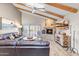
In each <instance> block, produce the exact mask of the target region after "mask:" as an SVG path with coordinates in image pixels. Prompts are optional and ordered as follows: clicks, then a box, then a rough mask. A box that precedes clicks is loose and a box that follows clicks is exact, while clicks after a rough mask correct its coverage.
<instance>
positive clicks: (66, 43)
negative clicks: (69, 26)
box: [63, 35, 69, 48]
mask: <svg viewBox="0 0 79 59" xmlns="http://www.w3.org/2000/svg"><path fill="white" fill-rule="evenodd" d="M68 46H69V36H67V35H63V47H65V48H67V47H68Z"/></svg>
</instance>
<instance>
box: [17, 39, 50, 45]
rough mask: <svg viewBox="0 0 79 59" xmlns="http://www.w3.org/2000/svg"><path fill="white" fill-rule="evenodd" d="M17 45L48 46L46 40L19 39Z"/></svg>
mask: <svg viewBox="0 0 79 59" xmlns="http://www.w3.org/2000/svg"><path fill="white" fill-rule="evenodd" d="M16 45H17V46H49V42H48V41H41V40H21V41H18V42H17V44H16Z"/></svg>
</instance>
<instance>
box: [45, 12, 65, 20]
mask: <svg viewBox="0 0 79 59" xmlns="http://www.w3.org/2000/svg"><path fill="white" fill-rule="evenodd" d="M46 13H48V14H51V15H54V16H56V17H59V18H62V19H63V18H64V16H62V15H59V14H57V13H54V12H51V11H46Z"/></svg>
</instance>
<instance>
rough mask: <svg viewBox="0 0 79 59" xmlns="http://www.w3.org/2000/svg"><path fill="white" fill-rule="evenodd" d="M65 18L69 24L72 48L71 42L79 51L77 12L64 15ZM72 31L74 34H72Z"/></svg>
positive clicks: (78, 15)
mask: <svg viewBox="0 0 79 59" xmlns="http://www.w3.org/2000/svg"><path fill="white" fill-rule="evenodd" d="M65 19H67V20H69V21H70V25H71V35H72V39H71V43H72V48H73V43H75V48H76V49H77V50H78V51H79V12H78V13H77V14H69V15H67V16H66V17H65ZM74 31H75V34H73V32H74ZM73 36H74V38H75V42H74V41H73Z"/></svg>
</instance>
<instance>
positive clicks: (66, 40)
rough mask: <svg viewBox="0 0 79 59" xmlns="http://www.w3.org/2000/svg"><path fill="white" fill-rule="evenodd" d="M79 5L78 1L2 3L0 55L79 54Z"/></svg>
mask: <svg viewBox="0 0 79 59" xmlns="http://www.w3.org/2000/svg"><path fill="white" fill-rule="evenodd" d="M78 7H79V4H78V3H72V4H71V3H0V55H1V56H74V55H76V56H78V55H79V52H78V51H79V46H78V44H79V43H78V42H79V40H78V38H79V37H78V34H79V33H78V27H79V26H78V25H79V23H78V21H79V20H78V17H79V11H78V10H79V9H78ZM74 19H75V20H74Z"/></svg>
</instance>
